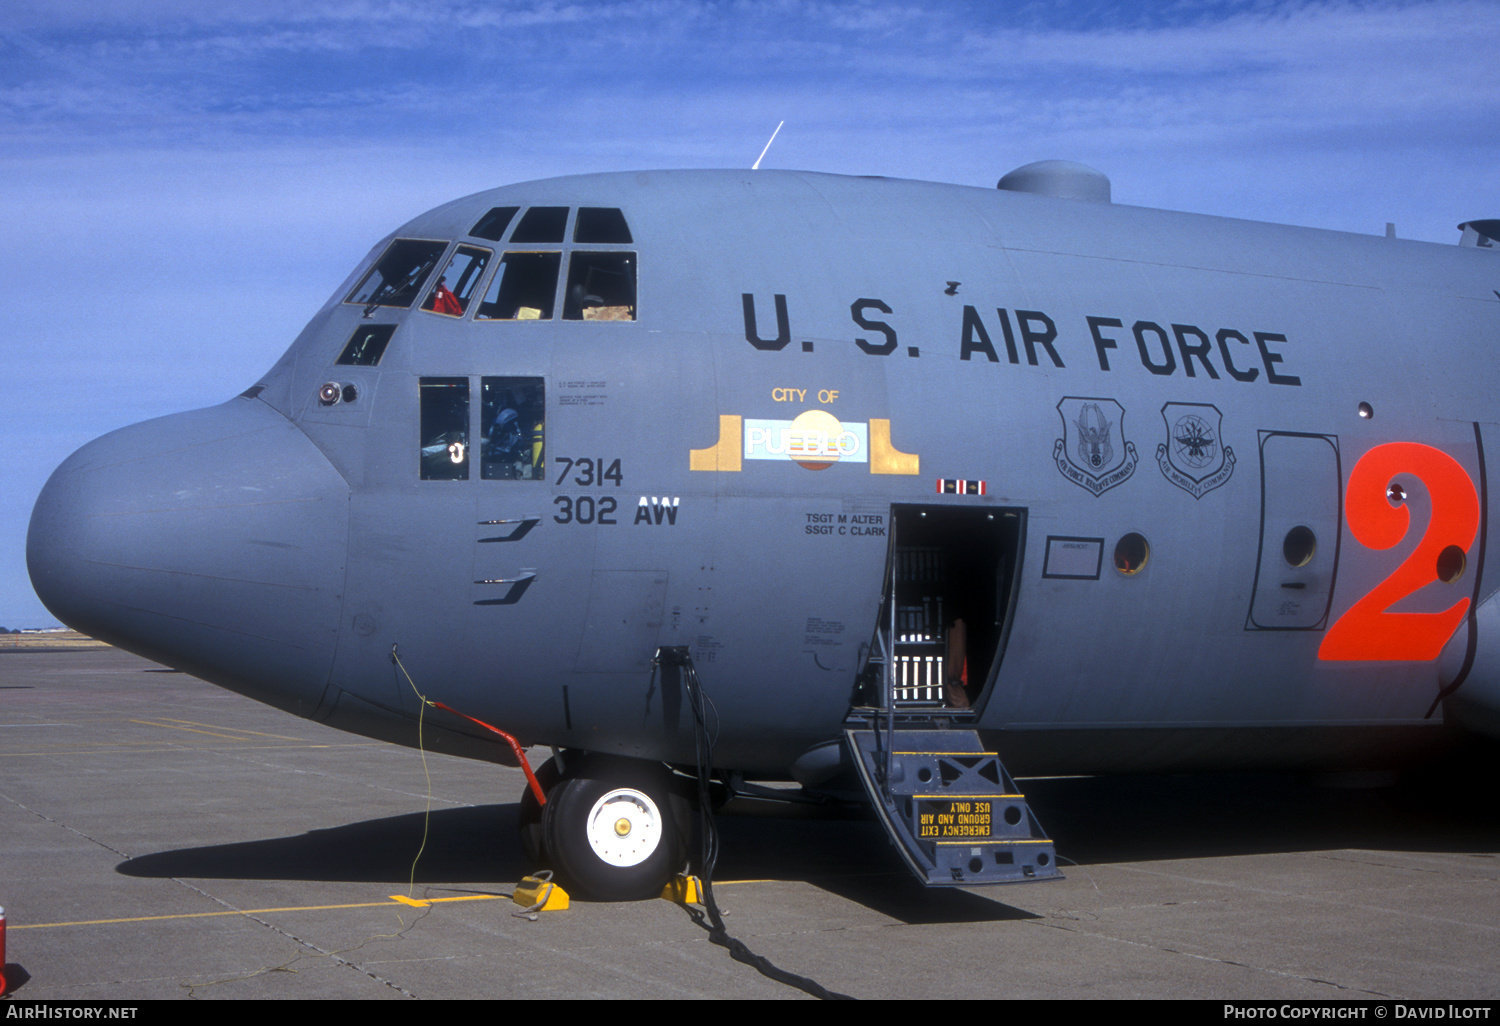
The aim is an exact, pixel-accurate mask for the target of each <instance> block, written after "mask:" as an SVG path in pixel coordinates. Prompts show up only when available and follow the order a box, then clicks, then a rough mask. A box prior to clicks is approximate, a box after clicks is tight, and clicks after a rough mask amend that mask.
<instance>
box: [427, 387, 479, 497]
mask: <svg viewBox="0 0 1500 1026" xmlns="http://www.w3.org/2000/svg"><path fill="white" fill-rule="evenodd" d="M419 387H420V390H421V400H422V402H421V406H422V426H421V432H422V454H421V455H422V480H423V481H467V480H468V479H469V379H468V378H422V379H421V382H420V386H419Z"/></svg>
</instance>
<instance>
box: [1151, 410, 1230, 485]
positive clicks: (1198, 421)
mask: <svg viewBox="0 0 1500 1026" xmlns="http://www.w3.org/2000/svg"><path fill="white" fill-rule="evenodd" d="M1161 418H1162V420H1164V421H1166V425H1167V440H1166V442H1165V444H1162V445H1158V446H1157V447H1156V462H1157V465H1158V466H1160V467H1161V472H1162V474H1163V475H1165V476H1166V479H1167V480H1168V481H1171V482H1172V483H1173V484H1174V485H1176V486H1177V487H1178V488H1181V489H1182V490H1183V491H1185V492H1187V493H1188V494H1189V495H1191V496H1192V497H1193V498H1195V499H1201V498H1203V496H1204V495H1205V494H1206V493H1208V492H1211V491H1213V490H1214V489H1215V488H1217V487H1219V486H1220V485H1221V484H1223V483H1224V482H1225V481H1228V480H1229V476H1230V475H1231V474H1233V473H1234V450H1233V449H1231V448H1229V447H1228V446H1226V445H1224V444H1223V442H1222V441H1221V440H1220V437H1219V428H1220V425H1221V423H1222V421H1223V419H1224V415H1223V414H1221V413H1220V412H1219V408H1218V407H1217V406H1210V405H1209V404H1208V403H1167V405H1165V406H1163V407H1162V408H1161Z"/></svg>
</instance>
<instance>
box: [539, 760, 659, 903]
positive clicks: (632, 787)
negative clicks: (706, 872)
mask: <svg viewBox="0 0 1500 1026" xmlns="http://www.w3.org/2000/svg"><path fill="white" fill-rule="evenodd" d="M541 826H542V837H543V843H544V846H545V848H546V853H547V855H548V856H549V857H550V859H551V862H552V867H553V869H554V870H556V872H557V874H558V877H559V878H560V879H561V880H562V882H563V885H564V886H565V887H571V888H572V889H573V890H575V891H576V892H578V893H579V894H580V896H582V897H586V898H593V899H595V900H598V901H636V900H639V899H642V898H654V897H656V896H657V895H658V894H660V893H661V889H662V888H663V887H664V886H665V885H666V883H667V881H669V880H670V879H671V878H672V876H673V874H675V873H676V872H677V871H678V870H680V869H681V868H682V866H683V863H684V862H685V861H686V858H687V835H688V808H687V802H686V800H685V799H683V798H682V796H680V795H679V794H677V793H676V791H675V789H674V788H673V786H672V777H671V774H670V773H668V772H667V770H666V768H665V767H662V766H657V765H653V764H649V763H641V762H636V761H634V760H591V761H589V762H587V763H585V764H584V765H583V766H582V768H581V769H580V771H579V773H578V775H576V776H573V777H571V778H570V779H566V780H563V781H562V782H561V783H560V784H558V785H557V787H555V788H554V789H553V790H552V791H551V793H550V794H548V796H547V805H546V808H545V809H543V810H542V823H541Z"/></svg>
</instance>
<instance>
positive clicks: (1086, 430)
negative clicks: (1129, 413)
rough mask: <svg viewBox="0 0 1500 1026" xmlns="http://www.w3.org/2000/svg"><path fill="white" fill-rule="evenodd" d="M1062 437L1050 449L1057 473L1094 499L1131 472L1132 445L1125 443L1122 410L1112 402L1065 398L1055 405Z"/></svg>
mask: <svg viewBox="0 0 1500 1026" xmlns="http://www.w3.org/2000/svg"><path fill="white" fill-rule="evenodd" d="M1057 413H1058V416H1060V417H1062V422H1063V436H1062V437H1061V438H1059V439H1058V440H1057V441H1056V443H1054V444H1053V446H1052V459H1053V461H1054V462H1055V463H1056V464H1057V469H1058V472H1059V473H1061V474H1062V476H1063V477H1065V478H1067V479H1068V480H1069V481H1072V482H1073V483H1074V484H1076V485H1077V486H1078V487H1080V488H1086V489H1088V490H1089V491H1090V492H1092V493H1094V495H1095V496H1099V495H1103V494H1104V493H1105V492H1107V491H1109V490H1110V489H1111V488H1113V487H1114V486H1115V485H1117V484H1121V483H1123V482H1124V481H1126V480H1128V479H1129V478H1130V475H1131V474H1134V473H1135V466H1136V464H1137V463H1138V462H1140V457H1139V456H1137V455H1136V451H1135V443H1134V442H1127V441H1126V440H1125V427H1124V425H1125V410H1124V408H1123V407H1122V406H1121V405H1120V404H1119V403H1117V402H1115V401H1114V400H1113V399H1090V398H1081V397H1078V396H1065V397H1064V398H1063V400H1062V401H1061V402H1059V403H1058V404H1057Z"/></svg>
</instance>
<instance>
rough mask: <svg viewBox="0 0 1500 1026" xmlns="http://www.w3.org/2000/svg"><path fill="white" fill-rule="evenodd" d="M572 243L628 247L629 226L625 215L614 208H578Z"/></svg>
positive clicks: (629, 239)
mask: <svg viewBox="0 0 1500 1026" xmlns="http://www.w3.org/2000/svg"><path fill="white" fill-rule="evenodd" d="M573 241H574V242H586V243H592V244H593V245H596V246H597V245H600V244H605V245H613V244H624V245H627V246H628V245H629V244H630V243H632V242H634V241H635V240H634V239H632V238H631V237H630V226H629V225H627V224H626V223H625V215H624V214H622V213H621V212H620V211H619V210H617V209H615V208H614V207H579V208H578V223H577V224H575V225H574V226H573Z"/></svg>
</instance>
